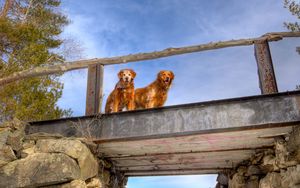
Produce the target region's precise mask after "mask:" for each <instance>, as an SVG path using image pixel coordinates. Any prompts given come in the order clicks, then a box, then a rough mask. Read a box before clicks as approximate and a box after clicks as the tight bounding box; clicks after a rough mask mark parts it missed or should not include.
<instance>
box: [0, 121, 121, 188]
mask: <svg viewBox="0 0 300 188" xmlns="http://www.w3.org/2000/svg"><path fill="white" fill-rule="evenodd" d="M24 129H25V125H24V123H22V122H20V121H18V120H14V121H11V122H9V123H5V124H2V125H1V126H0V187H6V188H10V187H11V188H15V187H49V188H54V187H55V188H71V187H76V188H85V187H88V188H123V187H125V185H126V183H127V178H126V177H124V176H123V175H122V174H120V173H118V172H117V171H116V170H115V168H114V167H113V165H112V163H110V162H108V161H105V160H103V159H101V154H100V153H99V152H98V149H97V145H96V144H94V143H92V142H89V141H88V140H86V139H79V138H63V137H61V136H59V135H48V134H32V135H25V132H24ZM96 156H97V157H96Z"/></svg>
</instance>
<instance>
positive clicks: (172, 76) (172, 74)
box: [170, 71, 175, 80]
mask: <svg viewBox="0 0 300 188" xmlns="http://www.w3.org/2000/svg"><path fill="white" fill-rule="evenodd" d="M170 73H171V80H173V79H174V77H175V75H174V73H173V72H172V71H170Z"/></svg>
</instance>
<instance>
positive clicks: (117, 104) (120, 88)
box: [105, 69, 136, 113]
mask: <svg viewBox="0 0 300 188" xmlns="http://www.w3.org/2000/svg"><path fill="white" fill-rule="evenodd" d="M135 76H136V73H135V72H134V71H133V70H131V69H123V70H121V71H120V72H119V73H118V77H119V82H118V83H117V84H116V86H115V89H114V90H113V91H112V92H111V93H110V95H109V96H108V98H107V100H106V105H105V113H111V112H120V111H122V110H123V108H126V109H127V110H134V109H135V107H134V106H135V105H134V82H133V81H134V78H135Z"/></svg>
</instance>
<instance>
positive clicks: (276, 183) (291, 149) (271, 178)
mask: <svg viewBox="0 0 300 188" xmlns="http://www.w3.org/2000/svg"><path fill="white" fill-rule="evenodd" d="M217 181H218V184H217V186H216V187H223V188H227V187H229V188H300V127H299V126H295V127H294V129H293V131H292V133H291V134H290V135H285V136H278V137H274V148H270V149H265V150H257V152H256V154H255V155H253V156H252V157H251V158H250V159H249V160H247V161H244V162H243V163H241V164H240V165H238V167H237V168H236V169H235V170H233V171H230V172H224V173H223V174H219V176H218V178H217Z"/></svg>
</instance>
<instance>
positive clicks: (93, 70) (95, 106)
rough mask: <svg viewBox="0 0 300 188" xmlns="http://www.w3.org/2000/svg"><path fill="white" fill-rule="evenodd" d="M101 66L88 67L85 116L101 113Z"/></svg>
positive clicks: (102, 68)
mask: <svg viewBox="0 0 300 188" xmlns="http://www.w3.org/2000/svg"><path fill="white" fill-rule="evenodd" d="M103 73H104V66H103V65H99V64H98V65H90V66H89V67H88V79H87V92H86V108H85V115H87V116H89V115H95V114H98V113H100V112H101V107H102V98H103V97H102V96H103Z"/></svg>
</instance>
